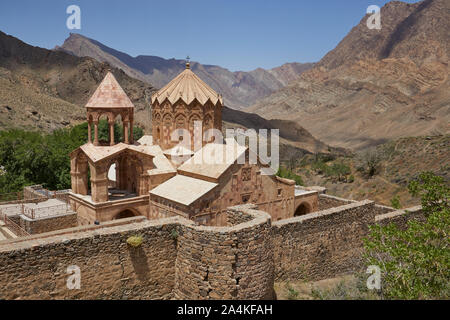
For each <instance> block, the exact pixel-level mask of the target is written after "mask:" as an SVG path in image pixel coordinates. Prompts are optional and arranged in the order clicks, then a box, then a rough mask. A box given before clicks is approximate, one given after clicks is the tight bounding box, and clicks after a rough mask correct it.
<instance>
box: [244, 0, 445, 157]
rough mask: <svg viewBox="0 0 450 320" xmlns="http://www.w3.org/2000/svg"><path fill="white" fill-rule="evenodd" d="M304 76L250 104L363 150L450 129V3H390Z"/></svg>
mask: <svg viewBox="0 0 450 320" xmlns="http://www.w3.org/2000/svg"><path fill="white" fill-rule="evenodd" d="M367 17H368V16H366V17H364V18H363V19H362V20H361V22H360V24H359V25H358V26H356V27H355V28H353V29H352V31H351V32H350V33H349V34H348V35H347V36H346V37H345V39H344V40H342V42H341V43H340V44H339V45H338V46H337V47H336V48H335V49H334V50H333V51H331V52H330V53H328V54H327V55H326V56H325V57H324V58H323V59H322V60H321V61H320V62H319V63H318V64H317V66H316V67H314V68H313V69H311V70H309V71H307V72H305V73H303V74H302V75H301V76H300V79H299V80H296V81H294V82H293V83H291V84H290V85H289V86H287V87H285V88H283V89H281V90H279V91H277V92H276V93H274V94H272V95H271V96H269V97H267V98H265V99H262V100H261V101H259V102H257V103H256V104H255V105H253V106H251V107H250V108H248V109H246V111H249V112H256V113H258V114H260V115H261V116H263V117H265V118H272V119H278V118H279V119H290V120H295V121H297V122H298V123H299V124H300V125H301V126H303V127H305V129H307V130H308V131H310V132H311V133H312V134H313V135H314V136H316V137H318V138H319V139H321V140H322V141H324V142H325V143H328V144H332V145H337V146H343V147H347V148H353V149H358V148H362V147H366V146H370V145H373V144H377V143H381V142H384V141H386V140H390V139H395V138H398V137H403V136H415V135H425V134H439V133H448V132H449V129H450V127H449V122H450V80H449V71H450V69H449V65H448V56H449V43H450V37H449V30H450V1H446V0H425V1H422V2H419V3H416V4H406V3H403V2H398V1H394V2H390V3H388V4H386V5H385V6H384V7H383V8H382V9H381V24H382V29H381V30H375V29H374V30H369V29H368V28H367V26H366V20H367Z"/></svg>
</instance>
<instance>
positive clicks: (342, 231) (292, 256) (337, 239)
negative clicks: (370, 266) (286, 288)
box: [272, 200, 377, 280]
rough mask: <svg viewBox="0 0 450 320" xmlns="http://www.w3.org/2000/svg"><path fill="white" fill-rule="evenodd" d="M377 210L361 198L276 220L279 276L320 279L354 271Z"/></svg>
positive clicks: (275, 240) (275, 245) (276, 271)
mask: <svg viewBox="0 0 450 320" xmlns="http://www.w3.org/2000/svg"><path fill="white" fill-rule="evenodd" d="M376 214H377V210H375V204H374V202H372V201H368V200H365V201H361V202H356V203H351V204H347V205H344V206H340V207H337V208H331V209H328V210H324V211H319V212H316V213H311V214H308V215H305V216H300V217H295V218H291V219H286V220H282V221H277V222H274V223H273V226H272V235H273V246H274V258H275V277H276V279H279V280H287V279H308V280H319V279H325V278H332V277H335V276H336V275H339V274H343V273H346V272H350V271H354V270H355V269H356V268H357V267H358V265H359V264H360V256H361V250H362V238H363V237H364V236H365V235H366V234H367V232H368V225H369V223H371V222H373V221H374V218H375V215H376Z"/></svg>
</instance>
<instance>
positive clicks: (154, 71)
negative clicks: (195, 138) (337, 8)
mask: <svg viewBox="0 0 450 320" xmlns="http://www.w3.org/2000/svg"><path fill="white" fill-rule="evenodd" d="M54 50H62V51H65V52H67V53H71V54H73V55H75V56H78V57H84V56H89V57H91V58H94V59H96V60H98V61H101V62H108V63H109V64H111V65H113V66H115V67H117V68H120V69H122V70H124V71H125V73H127V74H128V75H130V76H132V77H134V78H136V79H139V80H141V81H144V82H148V83H151V84H152V85H154V86H155V87H158V88H161V87H163V86H164V85H166V84H167V83H168V82H169V81H170V80H171V79H173V78H174V77H175V76H177V75H178V74H179V73H180V72H181V71H183V69H184V68H185V60H177V59H164V58H161V57H158V56H147V55H138V56H136V57H132V56H130V55H128V54H126V53H124V52H121V51H118V50H116V49H113V48H111V47H108V46H106V45H104V44H102V43H101V42H99V41H97V40H94V39H90V38H88V37H85V36H83V35H81V34H77V33H71V34H70V36H69V37H68V38H67V39H66V40H65V41H64V44H63V45H62V46H60V47H59V46H57V47H55V49H54ZM313 65H314V64H312V63H305V64H301V63H297V62H294V63H285V64H284V65H282V66H279V67H275V68H272V69H269V70H265V69H262V68H257V69H255V70H252V71H249V72H245V71H234V72H232V71H230V70H228V69H225V68H222V67H220V66H217V65H210V64H200V63H198V62H194V61H191V69H192V70H193V71H194V72H195V73H196V74H198V76H199V77H200V78H202V79H203V80H204V81H205V82H206V83H207V84H208V85H209V86H211V87H212V88H213V89H214V90H215V91H217V92H221V93H222V95H223V96H224V98H225V100H226V105H227V106H229V107H231V108H233V109H242V108H245V107H248V106H249V105H251V104H252V103H253V102H255V101H256V100H258V99H260V98H262V97H265V96H267V95H269V94H270V93H272V92H275V91H276V90H278V89H280V88H282V87H284V86H286V85H287V84H289V83H290V82H291V81H294V80H295V79H296V78H297V77H298V76H299V75H300V74H301V73H302V72H304V71H306V70H308V69H310V68H311V67H312V66H313Z"/></svg>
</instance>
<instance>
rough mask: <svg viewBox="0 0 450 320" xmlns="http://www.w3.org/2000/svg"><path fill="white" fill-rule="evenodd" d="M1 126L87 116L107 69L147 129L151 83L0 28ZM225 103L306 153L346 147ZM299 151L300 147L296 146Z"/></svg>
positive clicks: (237, 117) (232, 118) (239, 121)
mask: <svg viewBox="0 0 450 320" xmlns="http://www.w3.org/2000/svg"><path fill="white" fill-rule="evenodd" d="M0 57H1V59H0V129H2V130H3V129H9V128H25V129H29V130H36V129H38V130H42V131H52V130H55V129H58V128H63V127H67V126H71V125H74V124H78V123H80V122H83V121H85V120H86V111H85V108H84V106H85V104H86V102H87V101H88V99H89V97H90V96H91V95H92V94H93V93H94V91H95V90H96V88H97V87H98V85H99V84H100V82H101V81H102V80H103V78H104V76H105V75H106V73H107V72H108V71H111V72H112V73H113V74H114V76H115V77H116V79H117V81H118V82H119V83H120V85H121V86H122V88H123V89H124V91H125V92H126V93H127V95H128V96H129V97H130V99H131V101H132V102H133V104H134V105H135V124H137V125H139V126H141V127H142V128H143V129H144V130H145V131H146V132H147V134H148V133H149V132H151V130H150V129H151V119H150V115H151V107H150V106H151V105H150V97H151V95H152V93H154V92H155V91H156V88H154V87H153V86H152V85H149V84H148V83H144V82H142V81H140V80H137V79H134V78H132V77H130V76H128V75H127V74H126V73H125V72H124V71H123V70H121V69H118V68H114V67H111V66H110V65H109V64H107V63H101V62H98V61H96V60H95V59H93V58H89V57H83V58H80V57H76V56H74V55H70V54H68V53H65V52H62V51H52V50H47V49H43V48H39V47H33V46H30V45H28V44H26V43H25V42H23V41H21V40H19V39H17V38H15V37H13V36H10V35H7V34H5V33H3V32H1V31H0ZM237 112H238V111H236V110H233V109H230V108H227V107H224V110H223V119H224V122H225V126H226V127H229V128H231V127H236V126H237V127H244V128H253V129H256V130H258V129H261V128H265V129H270V128H274V127H282V128H283V129H282V130H281V131H280V138H281V140H282V143H283V148H288V149H301V150H303V151H302V152H307V153H315V152H321V153H328V152H330V151H336V152H345V150H341V149H334V148H331V147H329V146H328V145H326V144H324V143H323V142H321V141H319V140H317V139H315V138H314V137H313V136H312V135H311V134H310V133H309V132H307V131H306V130H305V129H303V128H302V127H300V126H299V125H298V124H296V123H292V122H289V121H282V122H281V123H279V122H277V121H272V120H266V119H263V118H262V117H260V116H258V115H256V114H248V113H245V112H239V113H237ZM297 151H299V150H297Z"/></svg>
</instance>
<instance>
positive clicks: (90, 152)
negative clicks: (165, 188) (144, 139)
mask: <svg viewBox="0 0 450 320" xmlns="http://www.w3.org/2000/svg"><path fill="white" fill-rule="evenodd" d="M80 149H81V150H83V152H84V153H85V154H86V156H88V157H89V159H91V160H92V161H93V162H98V161H101V160H103V159H106V158H108V157H110V156H113V155H116V154H119V153H120V152H122V151H124V150H126V149H128V150H133V151H136V152H139V153H143V154H146V155H149V156H153V157H154V154H153V152H151V151H152V150H151V149H150V148H149V147H148V146H143V145H142V146H136V145H129V144H126V143H122V142H120V143H118V144H115V145H113V146H95V145H94V144H92V143H86V144H84V145H82V146H81V147H80Z"/></svg>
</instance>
